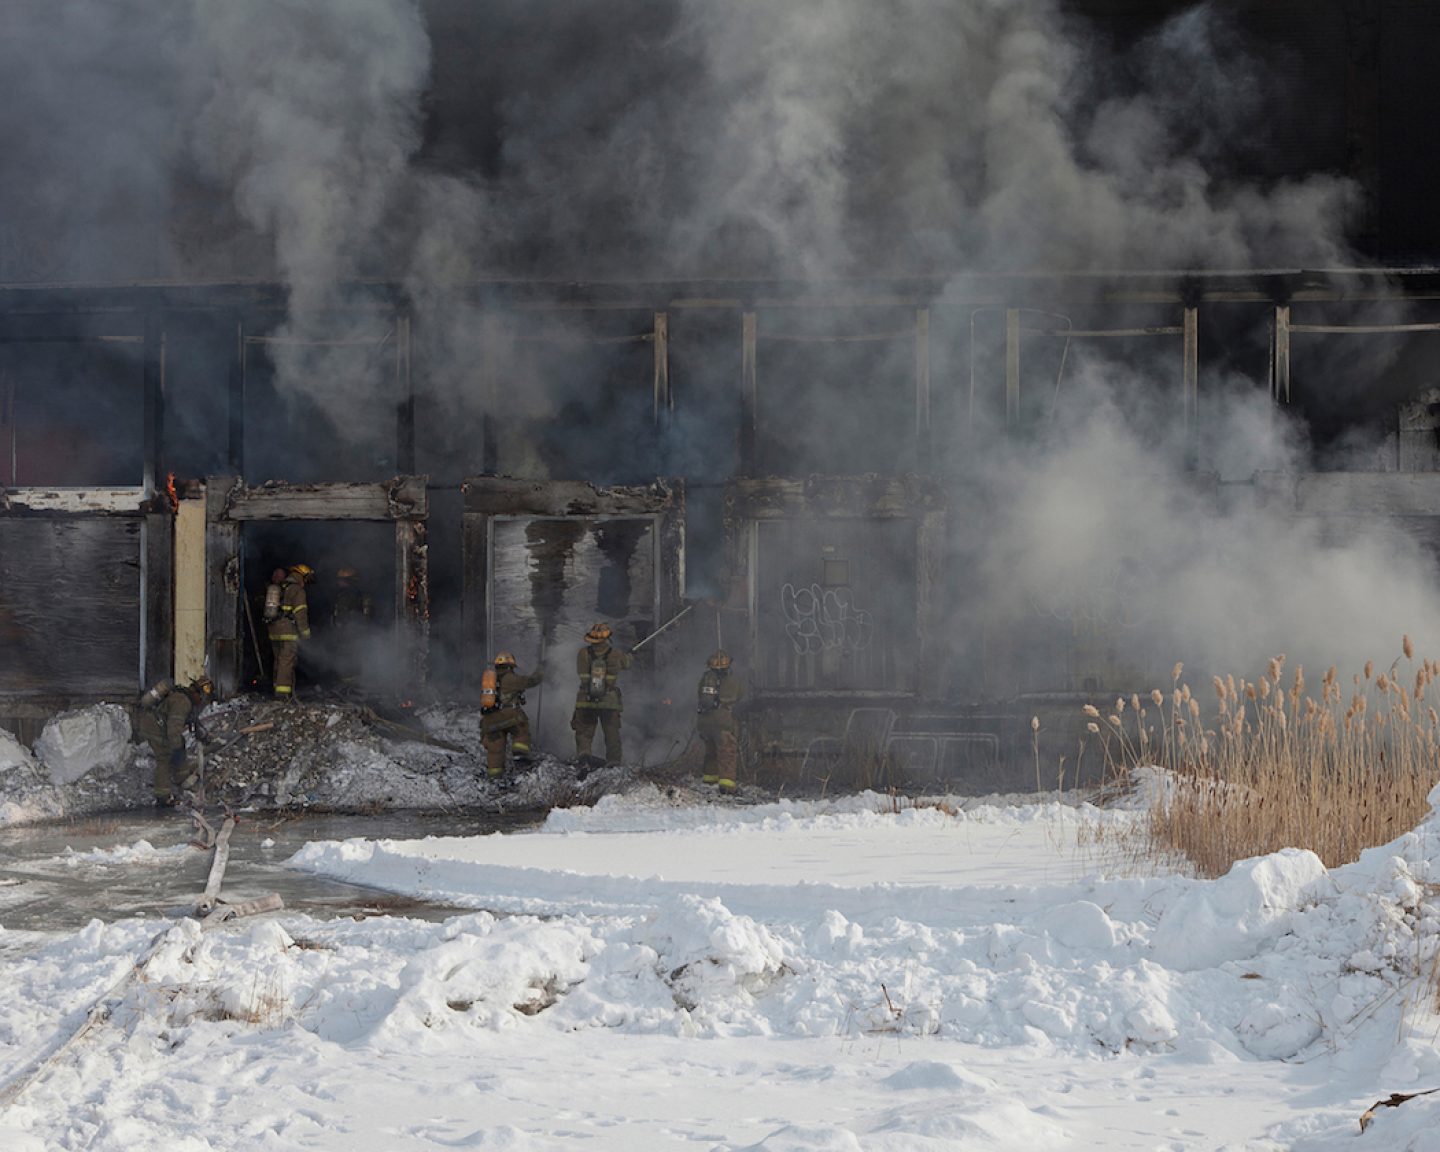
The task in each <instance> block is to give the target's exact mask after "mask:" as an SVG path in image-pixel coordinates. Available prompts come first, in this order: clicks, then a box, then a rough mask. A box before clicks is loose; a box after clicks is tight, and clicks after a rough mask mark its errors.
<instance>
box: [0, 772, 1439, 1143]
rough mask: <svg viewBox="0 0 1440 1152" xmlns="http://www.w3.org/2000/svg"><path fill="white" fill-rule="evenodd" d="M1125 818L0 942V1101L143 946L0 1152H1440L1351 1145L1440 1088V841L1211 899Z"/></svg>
mask: <svg viewBox="0 0 1440 1152" xmlns="http://www.w3.org/2000/svg"><path fill="white" fill-rule="evenodd" d="M1437 793H1440V790H1437ZM1432 802H1434V801H1433V800H1432ZM1144 818H1145V814H1144V812H1143V811H1142V810H1132V811H1113V810H1100V809H1097V808H1093V807H1089V806H1086V805H1078V806H1077V805H1071V804H1059V803H1042V804H1031V805H1006V804H995V805H988V806H982V807H969V808H963V807H960V808H957V807H955V806H952V805H945V806H943V807H942V806H938V805H937V806H932V807H924V806H920V807H910V808H905V809H903V810H900V811H896V810H894V804H893V802H892V801H891V800H890V799H889V798H887V797H879V796H873V795H866V796H860V797H848V798H844V799H838V800H834V801H827V802H819V801H816V802H785V803H775V804H767V805H756V806H730V805H725V804H717V803H703V804H699V803H679V802H677V801H676V799H675V798H673V797H672V796H667V794H666V793H663V792H661V791H659V790H656V789H653V788H650V789H641V790H639V791H637V792H635V793H633V794H632V795H630V796H628V797H623V796H610V797H607V798H605V799H604V800H602V801H600V802H598V803H596V804H595V805H594V806H593V807H577V808H569V809H557V810H556V811H554V812H553V813H551V815H550V817H549V818H548V819H547V820H546V821H545V822H544V824H542V825H540V826H538V827H535V828H532V829H529V830H526V831H522V832H507V833H505V834H493V835H485V836H472V837H431V838H426V839H420V840H383V839H382V840H369V839H351V840H345V841H330V842H315V843H310V844H308V845H306V846H305V847H304V848H302V849H301V850H300V851H299V852H298V853H296V854H295V856H294V857H293V859H292V861H291V864H292V866H293V867H295V868H299V869H305V870H308V871H312V872H315V873H317V874H321V875H325V876H329V877H335V878H340V879H345V880H350V881H354V882H358V883H364V884H368V885H373V886H376V887H381V888H386V889H390V890H393V891H396V892H402V893H407V894H410V895H415V896H420V897H428V898H431V899H435V900H444V901H447V902H452V903H453V904H455V905H456V906H458V907H461V908H463V909H465V911H464V912H463V913H462V914H459V915H455V916H452V917H450V918H449V919H446V920H444V921H442V922H438V923H435V922H426V921H419V920H413V919H406V918H402V917H391V916H375V917H370V918H367V919H363V920H352V919H335V920H318V919H314V918H311V917H308V916H303V915H297V914H294V913H281V914H279V915H277V916H270V917H266V918H263V919H259V918H257V919H252V920H249V921H239V922H232V923H230V924H227V925H224V926H221V927H206V928H203V929H202V927H201V926H200V925H199V924H198V923H196V922H195V921H193V920H181V921H178V922H164V921H154V920H139V919H129V920H120V921H117V922H115V923H111V924H102V923H100V922H99V921H95V922H92V923H91V924H90V925H88V926H87V927H85V928H84V929H82V930H81V931H79V932H73V933H43V934H42V933H12V932H3V931H0V964H3V966H4V987H5V989H6V991H5V993H4V994H3V995H0V1097H3V1095H4V1093H5V1091H6V1087H7V1086H9V1087H11V1088H13V1087H14V1086H15V1085H16V1084H17V1083H19V1080H18V1077H20V1076H21V1075H22V1074H23V1073H25V1072H26V1071H27V1070H29V1069H31V1068H32V1067H34V1066H35V1064H36V1063H37V1062H38V1061H39V1060H40V1059H41V1058H43V1056H44V1055H45V1053H46V1052H47V1051H50V1050H51V1049H52V1047H53V1045H54V1043H55V1041H56V1039H57V1037H63V1036H65V1035H68V1034H69V1033H70V1032H71V1031H73V1030H74V1029H75V1028H76V1027H78V1025H79V1024H80V1022H81V1021H82V1020H83V1019H84V1016H85V1013H86V1012H87V1011H88V1010H89V1008H90V1007H91V1006H92V1005H93V1004H95V1003H96V1002H97V1001H98V1000H101V999H102V998H104V997H105V996H106V994H107V992H108V991H110V990H111V989H112V988H113V986H114V985H115V983H116V981H117V980H120V979H121V978H123V977H124V976H125V975H126V974H127V973H128V972H130V971H131V970H132V966H133V964H134V963H135V960H136V958H137V957H140V956H142V955H144V953H145V952H146V950H147V949H148V948H149V947H150V946H151V943H152V941H155V940H156V937H157V935H158V936H159V940H158V943H157V944H156V946H155V951H154V954H153V956H152V958H151V959H150V960H149V961H148V962H147V963H146V964H145V965H144V967H143V971H142V973H141V975H140V976H139V977H138V978H136V979H135V980H133V981H132V982H131V983H129V984H128V985H127V986H125V987H124V988H123V989H122V990H121V991H119V992H117V993H116V994H115V998H114V1003H113V1010H112V1012H111V1014H110V1016H109V1018H108V1019H107V1020H106V1021H105V1022H104V1023H103V1024H101V1025H99V1026H97V1027H95V1028H92V1029H91V1030H90V1031H89V1032H88V1033H87V1034H86V1036H85V1037H84V1038H83V1039H81V1040H80V1041H78V1042H77V1043H75V1044H74V1045H72V1046H71V1047H70V1048H68V1049H66V1050H65V1051H64V1052H62V1053H61V1054H60V1056H59V1057H57V1058H56V1059H55V1060H54V1061H53V1062H52V1063H51V1064H49V1065H47V1066H46V1067H45V1068H44V1070H43V1071H42V1072H41V1073H40V1074H39V1075H38V1076H36V1077H35V1078H34V1080H33V1081H29V1082H26V1086H25V1088H24V1091H23V1092H22V1093H21V1094H20V1095H19V1097H18V1099H16V1100H15V1101H13V1102H12V1103H10V1105H9V1106H8V1108H7V1109H6V1110H5V1111H3V1112H0V1147H4V1148H6V1149H14V1148H20V1149H25V1148H46V1149H49V1148H80V1147H85V1148H92V1149H101V1150H103V1149H117V1150H118V1149H122V1148H127V1149H128V1148H165V1149H193V1150H199V1149H222V1148H223V1149H232V1148H233V1149H241V1148H244V1149H294V1148H325V1149H342V1148H343V1149H358V1150H369V1149H374V1150H381V1149H384V1150H386V1152H389V1150H403V1149H422V1148H423V1149H435V1148H455V1147H464V1148H483V1149H558V1148H566V1147H587V1148H593V1149H597V1150H603V1149H634V1148H645V1149H651V1148H657V1149H658V1148H677V1149H678V1148H696V1149H706V1150H711V1152H721V1150H723V1152H739V1150H742V1149H750V1150H763V1152H782V1150H785V1152H820V1150H830V1149H860V1150H864V1152H894V1150H899V1149H906V1150H909V1149H918V1150H926V1149H951V1148H960V1147H964V1148H967V1149H968V1148H979V1149H1016V1150H1019V1149H1027V1150H1028V1149H1048V1148H1077V1149H1089V1148H1099V1147H1104V1148H1120V1149H1132V1148H1133V1149H1156V1148H1163V1149H1192V1148H1228V1149H1239V1148H1247V1149H1280V1148H1294V1149H1301V1150H1310V1152H1318V1150H1328V1149H1338V1148H1342V1147H1343V1148H1346V1149H1350V1148H1354V1149H1360V1150H1362V1152H1368V1150H1380V1149H1384V1150H1386V1152H1389V1150H1392V1149H1410V1150H1412V1152H1421V1150H1433V1149H1437V1148H1440V1093H1436V1094H1434V1095H1432V1096H1417V1097H1416V1098H1415V1099H1412V1100H1410V1101H1408V1102H1406V1103H1404V1104H1403V1105H1401V1106H1399V1107H1396V1108H1381V1109H1379V1110H1378V1111H1377V1113H1376V1116H1375V1119H1374V1121H1373V1123H1371V1124H1370V1126H1369V1127H1368V1129H1367V1130H1366V1131H1365V1132H1364V1134H1363V1135H1362V1134H1361V1133H1360V1128H1359V1117H1360V1115H1361V1113H1362V1112H1364V1111H1365V1110H1366V1109H1367V1108H1369V1107H1370V1106H1371V1105H1372V1104H1374V1103H1375V1102H1376V1101H1378V1100H1380V1099H1383V1098H1385V1097H1388V1096H1389V1095H1390V1094H1391V1093H1392V1092H1400V1093H1408V1092H1421V1091H1425V1090H1426V1089H1430V1088H1436V1087H1440V1048H1437V1044H1436V1039H1437V1034H1440V1017H1437V1015H1436V1013H1435V1007H1436V1003H1435V989H1434V986H1433V985H1432V984H1430V983H1428V980H1427V977H1428V975H1429V973H1431V972H1432V971H1433V969H1434V966H1435V964H1436V963H1437V958H1440V908H1437V901H1436V893H1437V891H1440V816H1434V815H1432V817H1431V818H1430V819H1429V820H1427V821H1426V822H1425V823H1424V824H1422V825H1421V826H1420V827H1419V828H1417V829H1415V830H1413V831H1411V832H1408V833H1406V834H1404V835H1402V836H1399V837H1398V838H1397V839H1396V840H1394V841H1393V842H1391V843H1390V844H1387V845H1384V846H1382V847H1379V848H1376V849H1372V850H1371V851H1369V852H1367V853H1365V854H1364V855H1363V856H1362V858H1361V859H1360V860H1359V861H1357V862H1356V863H1354V864H1351V865H1348V866H1346V867H1343V868H1337V869H1333V870H1329V871H1327V870H1326V869H1325V868H1324V867H1323V866H1321V864H1320V862H1319V860H1318V859H1317V858H1316V857H1315V856H1314V855H1313V854H1311V853H1308V852H1302V851H1297V850H1288V851H1284V852H1280V853H1276V854H1274V855H1271V856H1267V857H1262V858H1259V859H1255V860H1248V861H1242V862H1240V863H1239V864H1237V865H1236V866H1235V867H1234V868H1233V869H1232V870H1231V872H1230V873H1229V874H1228V875H1226V876H1223V877H1221V878H1219V879H1217V880H1213V881H1206V880H1200V879H1196V878H1194V877H1191V876H1187V875H1181V874H1174V873H1169V874H1166V873H1161V872H1158V871H1154V870H1151V871H1148V872H1147V871H1143V870H1141V869H1139V868H1138V867H1137V865H1136V863H1135V854H1134V853H1133V852H1127V851H1124V850H1123V845H1124V844H1125V843H1126V842H1127V841H1126V836H1127V833H1133V832H1135V831H1136V830H1137V829H1138V825H1139V822H1140V821H1143V819H1144ZM172 850H173V849H172V846H171V845H168V844H164V843H160V842H158V841H156V842H154V843H152V842H150V841H141V842H138V843H133V844H117V845H115V846H114V847H113V848H110V849H105V850H100V851H94V852H87V853H72V854H70V855H69V856H68V857H67V858H66V859H67V861H68V862H69V864H71V865H73V866H75V867H77V868H89V869H93V870H94V871H95V874H96V875H103V874H104V872H105V871H106V870H109V869H115V868H122V867H130V868H144V867H153V866H154V865H155V864H156V863H157V862H159V861H162V860H163V859H165V858H166V854H167V853H168V852H170V851H172ZM0 916H3V912H0Z"/></svg>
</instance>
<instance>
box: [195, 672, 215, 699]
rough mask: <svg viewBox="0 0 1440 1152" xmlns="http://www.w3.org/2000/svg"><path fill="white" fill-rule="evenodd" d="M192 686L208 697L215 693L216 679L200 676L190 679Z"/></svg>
mask: <svg viewBox="0 0 1440 1152" xmlns="http://www.w3.org/2000/svg"><path fill="white" fill-rule="evenodd" d="M190 687H191V688H193V689H194V690H195V691H196V692H198V693H200V695H201V696H204V697H205V698H206V699H209V698H210V697H211V696H214V695H215V681H213V680H211V679H210V677H208V676H200V677H198V678H196V679H194V680H192V681H190Z"/></svg>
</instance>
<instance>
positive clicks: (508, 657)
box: [495, 652, 515, 668]
mask: <svg viewBox="0 0 1440 1152" xmlns="http://www.w3.org/2000/svg"><path fill="white" fill-rule="evenodd" d="M495 667H496V668H513V667H515V655H514V653H512V652H501V653H500V655H498V656H496V657H495Z"/></svg>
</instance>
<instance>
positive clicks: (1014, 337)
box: [1005, 308, 1020, 428]
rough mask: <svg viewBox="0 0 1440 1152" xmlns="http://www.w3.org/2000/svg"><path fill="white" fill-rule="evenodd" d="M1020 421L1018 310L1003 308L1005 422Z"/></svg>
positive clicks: (1011, 423)
mask: <svg viewBox="0 0 1440 1152" xmlns="http://www.w3.org/2000/svg"><path fill="white" fill-rule="evenodd" d="M1019 422H1020V310H1019V309H1018V308H1007V309H1005V424H1006V426H1007V427H1009V428H1013V427H1015V425H1017V424H1018V423H1019Z"/></svg>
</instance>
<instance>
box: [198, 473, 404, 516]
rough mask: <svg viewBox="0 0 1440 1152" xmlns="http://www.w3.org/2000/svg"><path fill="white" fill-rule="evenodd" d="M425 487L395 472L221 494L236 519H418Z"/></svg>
mask: <svg viewBox="0 0 1440 1152" xmlns="http://www.w3.org/2000/svg"><path fill="white" fill-rule="evenodd" d="M425 485H426V478H425V477H423V476H398V477H396V478H395V479H394V480H389V481H384V482H379V483H340V484H285V483H274V484H264V485H261V486H260V487H258V488H246V487H244V486H237V487H235V488H232V489H230V490H229V492H228V493H227V494H226V496H225V505H224V515H225V517H226V519H229V520H236V521H248V520H400V519H423V518H424V517H425V516H426V515H427V514H428V512H429V498H428V495H427V493H426V489H425Z"/></svg>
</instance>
